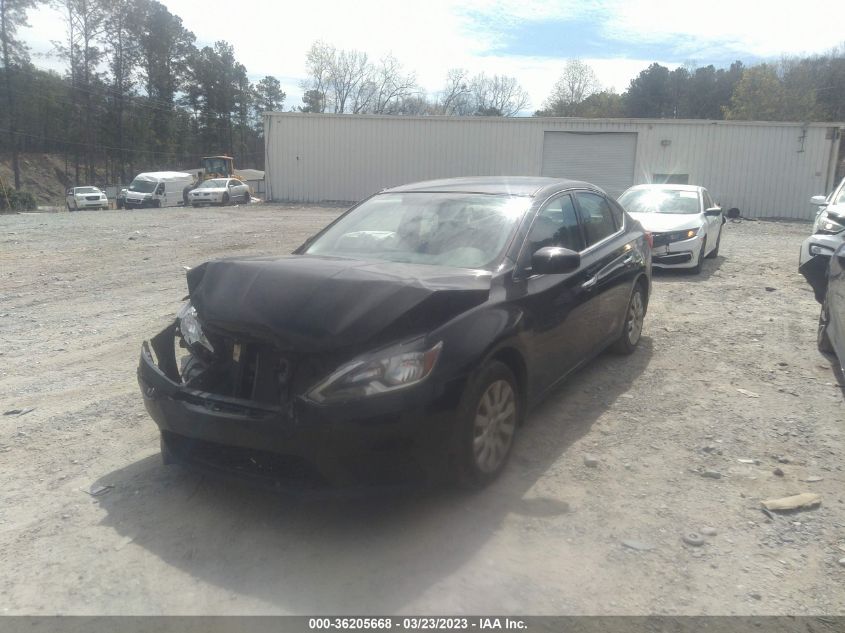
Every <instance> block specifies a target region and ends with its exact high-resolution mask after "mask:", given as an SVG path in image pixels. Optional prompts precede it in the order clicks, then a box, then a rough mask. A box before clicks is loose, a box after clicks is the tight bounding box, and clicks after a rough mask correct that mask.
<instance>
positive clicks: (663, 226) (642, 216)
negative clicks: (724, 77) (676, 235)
mask: <svg viewBox="0 0 845 633" xmlns="http://www.w3.org/2000/svg"><path fill="white" fill-rule="evenodd" d="M628 215H630V216H631V217H632V218H634V219H635V220H637V221H638V222H639V223H640V224H641V225H642V227H643V228H644V229H645V230H646V231H649V232H652V233H666V232H667V231H683V230H684V229H698V228H700V227H701V226H702V220H701V216H700V215H691V214H688V213H629V214H628Z"/></svg>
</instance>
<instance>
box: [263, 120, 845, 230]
mask: <svg viewBox="0 0 845 633" xmlns="http://www.w3.org/2000/svg"><path fill="white" fill-rule="evenodd" d="M838 127H840V124H824V125H822V124H803V125H802V124H799V123H795V124H792V123H789V124H787V123H760V122H726V121H674V120H662V119H661V120H648V119H561V118H510V119H508V118H504V119H502V118H492V117H491V118H488V117H466V118H463V117H381V116H367V115H364V116H359V115H355V116H352V115H329V114H320V115H309V114H297V113H268V114H266V115H265V139H266V141H265V142H266V149H265V151H266V173H267V178H266V180H267V182H266V186H267V194H268V198H270V199H273V200H284V201H297V202H322V201H344V202H352V201H357V200H360V199H362V198H364V197H366V196H369V195H371V194H372V193H374V192H376V191H379V190H380V189H383V188H385V187H390V186H395V185H399V184H405V183H408V182H413V181H418V180H427V179H432V178H442V177H451V176H485V175H489V176H502V175H525V176H538V175H540V174H541V173H542V169H543V139H544V135H545V133H546V132H556V131H557V132H567V131H568V132H622V133H625V132H627V133H633V134H636V135H637V142H636V150H635V164H634V183H635V184H639V183H645V182H650V181H651V180H652V178H653V177H654V174H658V173H685V174H689V182H690V183H691V184H700V185H703V186H705V187H707V188H708V189H709V190H710V191H711V193H712V194H713V197H714V199H716V200H718V201H719V202H720V203H721V204H722V205H723V206H724V207H725V208H729V207H738V208H739V209H740V210H741V211H742V213H743V215H744V216H746V217H779V218H796V219H799V218H800V219H811V218H812V217H813V215H814V213H815V207H811V206H810V205H809V203H808V201H809V198H810V196H812V195H815V194H818V193H825V192H826V191H828V190H829V189H830V188H831V187H832V184H831V183H829V182H828V181H829V178H830V176H829V174H830V171H831V169H832V165H831V160H832V159H833V157H834V156H835V152H833V145H834V144H838V143H839V140H838V139H826V138H825V136H826V135H827V133H828V130H829V129H830V128H838ZM802 135H803V136H804V139H803V151H800V150H801V149H802V143H801V140H800V139H801V137H802Z"/></svg>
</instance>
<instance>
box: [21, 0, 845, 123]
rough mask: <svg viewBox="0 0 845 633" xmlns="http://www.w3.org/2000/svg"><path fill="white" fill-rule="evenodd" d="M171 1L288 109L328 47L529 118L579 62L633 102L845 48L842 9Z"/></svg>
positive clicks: (635, 1)
mask: <svg viewBox="0 0 845 633" xmlns="http://www.w3.org/2000/svg"><path fill="white" fill-rule="evenodd" d="M162 1H163V4H165V5H166V6H167V7H168V8H169V9H170V11H171V12H172V13H174V14H176V15H178V16H180V17H181V18H182V20H183V22H184V24H185V26H186V27H187V28H189V29H190V30H191V31H193V32H194V33H195V34H196V36H197V44H198V45H200V46H202V45H207V44H211V43H213V42H214V41H216V40H221V39H225V40H227V41H229V42H230V43H231V44H232V45H233V46H234V48H235V54H236V56H237V58H238V61H240V62H241V63H242V64H244V66H246V68H247V70H248V72H249V75H250V78H251V79H253V80H257V79H260V78H261V77H263V76H264V75H273V76H275V77H277V78H278V79H279V80H280V81H281V82H282V86H283V89H284V90H285V91H286V92H287V94H288V98H287V100H286V102H285V109H289V108H290V107H292V106H296V105H300V104H301V100H300V99H301V95H302V89H301V87H300V81H301V80H302V79H303V78H304V77H305V53H306V51H307V50H308V48H309V47H310V46H311V44H312V43H313V42H314V41H317V40H322V41H324V42H326V43H329V44H332V45H334V46H335V47H337V48H344V49H356V50H361V51H364V52H366V53H367V54H368V55H369V57H370V59H372V60H377V59H379V58H380V57H382V56H384V55H388V54H392V55H393V56H395V57H396V58H397V59H398V60H399V61H400V62H401V63H402V64H403V66H404V68H405V69H406V70H408V71H414V72H415V74H416V78H417V81H418V83H419V84H420V86H421V87H422V88H423V89H424V90H426V91H427V92H429V93H430V94H432V95H433V94H434V93H436V92H437V91H438V90H440V89H441V88H442V86H443V83H444V80H445V77H446V72H447V71H448V70H449V69H450V68H457V67H459V68H466V69H468V70H469V71H470V72H471V74H475V73H478V72H485V73H487V74H505V75H511V76H514V77H516V78H517V79H518V81H519V82H520V84H521V85H522V86H523V88H525V90H526V91H527V92H528V94H529V96H530V104H529V107H528V108H527V109H526V114H528V113H530V112H533V110H535V109H538V108H540V107H542V104H543V101H544V100H545V99H546V97H548V95H549V93H550V92H551V89H552V86H553V85H554V83H555V81H556V80H557V78H558V77H559V76H560V73H561V71H562V70H563V67H564V65H565V64H566V61H567V60H568V59H572V58H578V59H581V60H582V61H584V62H586V63H588V64H589V65H590V66H591V67H592V68H593V70H594V71H595V73H596V75H597V76H598V79H599V81H600V83H601V84H602V86H603V87H605V88H610V89H614V90H616V91H617V92H623V91H624V90H625V89H626V88H627V86H628V84H629V82H630V81H631V79H633V78H634V77H636V75H637V74H638V73H639V72H640V71H641V70H643V69H645V68H646V67H647V66H648V65H649V64H650V63H652V62H659V63H661V64H663V65H665V66H668V67H670V68H674V67H677V66H680V65H685V64H691V65H693V66H706V65H708V64H713V65H715V66H716V67H720V66H728V65H730V63H731V62H732V61H734V60H736V59H740V60H742V61H743V62H744V63H746V64H749V63H755V62H758V61H763V60H774V59H778V58H780V57H781V56H782V55H803V54H812V53H822V52H825V51H828V50H830V49H832V48H834V47H837V46H841V45H843V44H844V43H845V28H843V27H845V2H842V1H841V0H839V1H837V0H801V1H800V2H797V1H795V0H793V1H791V2H783V1H781V0H767V1H765V2H764V1H762V0H757V1H756V2H754V1H746V0H709V1H708V2H701V1H700V0H699V1H698V2H694V3H693V2H687V1H686V0H675V1H673V2H669V1H665V0H558V1H556V2H554V1H546V0H486V1H484V0H426V2H404V1H403V0H394V1H392V2H384V1H381V0H347V1H345V2H341V1H336V0H317V1H309V0H305V1H304V2H301V1H300V2H295V3H294V2H290V1H289V0H288V1H285V0H282V1H279V0H277V1H275V2H274V1H266V0H253V1H252V2H244V3H234V4H233V3H232V2H231V1H223V0H204V1H203V2H202V9H199V8H198V3H197V2H196V0H162ZM30 24H31V28H29V29H25V30H23V31H22V32H21V35H22V36H23V38H24V39H25V41H26V42H27V43H28V44H29V46H30V49H31V52H32V53H33V62H34V63H35V64H36V65H38V66H41V67H47V68H52V69H55V70H63V66H62V64H61V63H60V62H59V61H58V60H57V59H55V58H54V57H51V56H50V50H51V48H52V45H51V41H54V40H59V39H61V38H62V36H63V29H64V26H63V23H62V20H61V16H60V15H59V14H58V13H56V11H55V10H53V9H50V8H49V7H47V6H43V7H42V8H39V9H37V10H36V11H33V12H31V13H30Z"/></svg>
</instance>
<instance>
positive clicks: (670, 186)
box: [628, 184, 704, 191]
mask: <svg viewBox="0 0 845 633" xmlns="http://www.w3.org/2000/svg"><path fill="white" fill-rule="evenodd" d="M641 189H670V190H672V191H703V190H704V187H700V186H698V185H673V184H664V185H660V184H650V185H635V186H633V187H630V188H629V189H628V191H639V190H641Z"/></svg>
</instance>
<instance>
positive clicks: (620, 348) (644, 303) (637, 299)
mask: <svg viewBox="0 0 845 633" xmlns="http://www.w3.org/2000/svg"><path fill="white" fill-rule="evenodd" d="M647 308H648V297H647V296H646V291H645V288H643V285H642V284H641V283H639V282H637V285H636V286H634V291H633V292H632V293H631V298H630V299H629V300H628V305H627V307H626V308H625V316H624V319H625V320H624V323H623V325H622V333H621V334H620V335H619V338H618V339H616V341H615V342H614V343H613V345H611V346H610V349H611V351H612V352H613V353H615V354H622V355H628V354H633V353H634V350H635V349H637V345H639V343H640V339H641V338H642V335H643V322H644V320H645V314H646V310H647Z"/></svg>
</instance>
